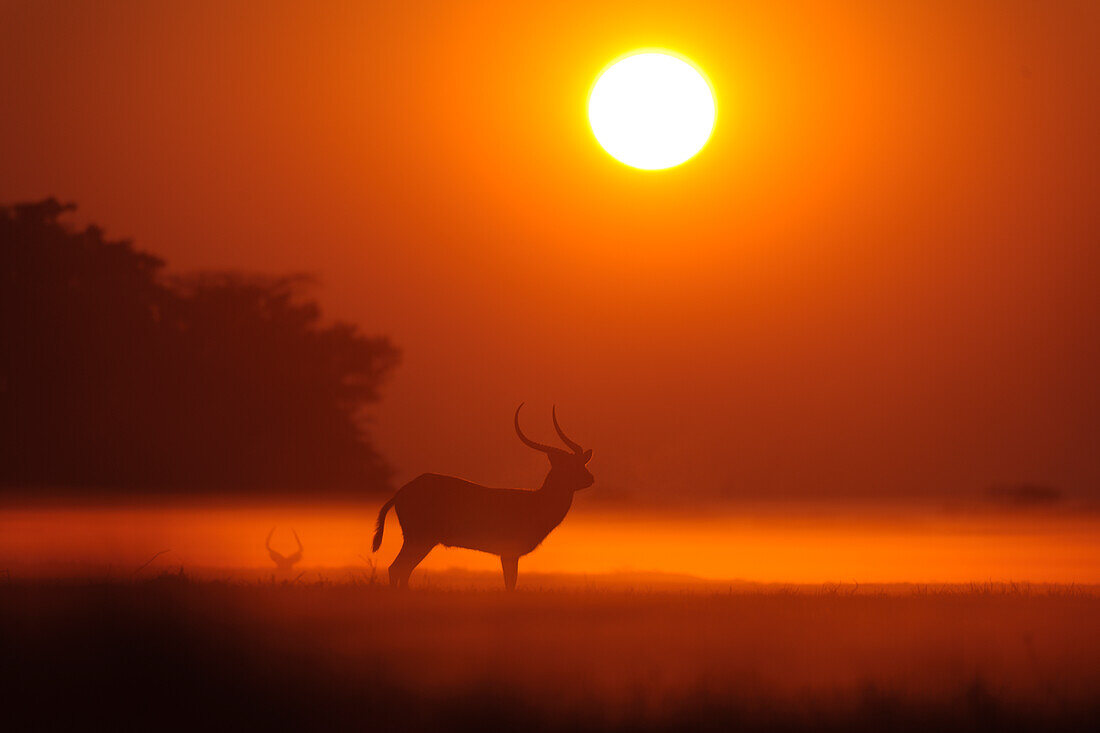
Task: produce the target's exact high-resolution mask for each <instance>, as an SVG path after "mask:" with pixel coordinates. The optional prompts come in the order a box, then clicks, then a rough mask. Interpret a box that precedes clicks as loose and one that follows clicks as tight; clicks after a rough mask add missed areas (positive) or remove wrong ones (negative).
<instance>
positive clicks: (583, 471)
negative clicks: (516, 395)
mask: <svg viewBox="0 0 1100 733" xmlns="http://www.w3.org/2000/svg"><path fill="white" fill-rule="evenodd" d="M523 404H524V403H522V402H521V403H520V405H519V407H517V408H516V417H515V424H516V435H518V436H519V439H520V440H522V441H523V444H524V445H526V446H527V447H528V448H534V449H535V450H537V451H541V452H542V453H545V454H546V457H547V458H549V459H550V474H549V475H548V476H547V477H546V483H547V484H548V485H549V484H553V485H555V486H560V487H563V488H570V489H572V490H573V491H577V490H579V489H587V488H588V487H589V486H591V485H592V484H593V483H594V482H595V481H596V479H595V478H593V477H592V474H591V473H590V472H589V471H588V465H587V464H588V462H589V461H590V460H592V449H591V448H589V449H588V450H585V449H584V448H582V447H581V445H580V444H579V443H577V442H575V441H573V440H571V439H570V438H569V436H568V435H566V434H565V431H564V430H562V429H561V426H560V425H558V413H557V408H556V407H555V408H553V409H552V410H551V411H550V415H551V417H552V418H553V420H554V430H556V431H558V437H559V438H561V442H563V443H565V445H566V446H568V447H569V450H567V451H566V450H562V449H561V448H555V447H554V446H551V445H543V444H542V443H537V442H535V441H533V440H531V439H530V438H528V437H527V436H526V435H524V434H523V431H522V430H521V429H520V427H519V411H520V409H522V408H523Z"/></svg>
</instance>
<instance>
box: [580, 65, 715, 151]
mask: <svg viewBox="0 0 1100 733" xmlns="http://www.w3.org/2000/svg"><path fill="white" fill-rule="evenodd" d="M714 117H715V106H714V93H713V92H712V91H711V88H710V85H709V84H708V83H707V80H706V79H705V78H704V77H703V74H702V73H700V71H699V70H698V69H696V68H695V67H694V66H693V65H692V64H690V63H689V62H687V61H685V60H684V59H682V58H680V57H679V56H674V55H672V54H670V53H667V52H659V51H643V52H638V53H634V54H631V55H628V56H626V57H625V58H622V59H620V60H618V61H616V62H614V63H613V64H611V65H610V66H608V67H607V68H606V69H605V70H604V71H603V73H602V74H600V76H599V78H598V79H597V80H596V83H595V84H594V85H593V86H592V91H591V93H590V94H589V95H588V122H589V124H590V125H591V126H592V132H593V134H595V136H596V140H598V141H599V143H600V145H602V146H603V149H604V150H606V151H607V152H608V153H610V154H611V155H612V156H613V157H614V158H615V159H616V160H619V161H620V162H622V163H625V164H627V165H629V166H632V167H634V168H641V169H643V170H659V169H661V168H671V167H673V166H676V165H680V164H681V163H683V162H684V161H686V160H689V159H690V158H692V157H693V156H694V155H695V154H696V153H698V152H699V151H700V150H702V148H703V146H704V145H705V144H706V142H707V140H708V139H709V138H710V134H711V131H712V130H713V129H714Z"/></svg>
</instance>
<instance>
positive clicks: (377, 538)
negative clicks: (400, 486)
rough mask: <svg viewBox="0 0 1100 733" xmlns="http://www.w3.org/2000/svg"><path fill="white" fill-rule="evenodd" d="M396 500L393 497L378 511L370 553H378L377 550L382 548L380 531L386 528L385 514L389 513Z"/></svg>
mask: <svg viewBox="0 0 1100 733" xmlns="http://www.w3.org/2000/svg"><path fill="white" fill-rule="evenodd" d="M396 498H397V497H396V496H395V497H394V498H393V499H390V500H389V501H387V502H386V503H385V504H383V505H382V508H381V509H379V510H378V523H377V524H375V525H374V542H373V543H372V544H371V548H370V551H371V552H378V548H379V547H381V546H382V531H383V530H384V529H385V528H386V514H388V513H389V511H390V507H392V506H393V501H394V499H396Z"/></svg>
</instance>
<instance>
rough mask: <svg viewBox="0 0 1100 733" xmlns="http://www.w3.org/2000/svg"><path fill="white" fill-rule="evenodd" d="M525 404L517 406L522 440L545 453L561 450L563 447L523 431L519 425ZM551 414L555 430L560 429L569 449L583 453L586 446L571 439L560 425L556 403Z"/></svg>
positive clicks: (529, 446)
mask: <svg viewBox="0 0 1100 733" xmlns="http://www.w3.org/2000/svg"><path fill="white" fill-rule="evenodd" d="M524 404H525V403H523V402H521V403H519V407H517V408H516V419H515V423H516V435H518V436H519V439H520V440H522V441H523V443H524V445H526V446H527V447H528V448H534V449H535V450H539V451H542V452H543V453H553V452H554V451H560V450H561V448H555V447H553V446H550V445H543V444H542V443H537V442H535V441H533V440H531V439H530V438H528V437H527V436H526V435H524V434H523V431H522V430H520V427H519V411H520V410H521V409H523V405H524ZM550 416H551V417H552V418H553V419H554V430H557V431H558V437H559V438H561V442H563V443H565V444H566V445H567V446H569V449H570V450H571V451H573V453H582V452H583V451H584V448H582V447H581V446H580V444H579V443H576V442H574V441H572V440H570V439H569V436H568V435H566V434H565V431H564V430H562V429H561V425H558V408H557V406H556V405H555V406H554V407H552V408H550Z"/></svg>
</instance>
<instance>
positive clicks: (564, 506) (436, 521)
mask: <svg viewBox="0 0 1100 733" xmlns="http://www.w3.org/2000/svg"><path fill="white" fill-rule="evenodd" d="M522 407H523V403H520V406H519V407H517V408H516V415H515V426H516V435H518V436H519V439H520V440H522V441H523V443H524V444H525V445H527V446H528V447H530V448H534V449H535V450H537V451H542V452H543V453H545V454H546V455H547V457H548V458H549V459H550V472H549V473H548V474H547V475H546V480H545V481H543V482H542V488H540V489H537V490H534V491H532V490H530V489H491V488H488V487H485V486H481V485H479V484H475V483H471V482H469V481H463V480H462V479H460V478H455V477H453V476H441V475H439V474H435V473H426V474H424V475H422V476H419V477H417V478H415V479H413V480H412V481H410V482H409V483H407V484H405V485H404V486H403V487H401V488H400V489H398V491H397V493H396V494H394V496H393V498H392V499H390V500H389V501H387V502H386V503H385V504H383V505H382V509H381V511H379V512H378V524H377V527H376V528H375V531H374V544H373V550H374V551H377V550H378V548H379V547H381V546H382V531H383V529H384V528H385V522H386V514H387V512H389V510H390V508H391V507H393V508H395V509H396V511H397V521H398V522H399V523H400V524H401V532H402V533H403V534H404V537H405V540H404V544H402V546H401V551H400V552H398V553H397V558H396V559H394V561H393V564H391V565H390V585H392V586H396V587H401V588H405V587H408V584H409V575H411V574H412V571H413V569H415V568H416V566H417V565H418V564H419V563H420V561H421V560H423V559H424V558H425V557H427V555H428V553H429V552H431V550H432V548H433V547H435V546H436V545H444V546H446V547H465V548H468V549H471V550H480V551H481V552H488V553H491V554H493V555H499V556H500V565H501V568H502V569H503V571H504V586H505V588H507V589H508V590H513V589H514V588H515V587H516V576H517V575H518V573H519V558H520V557H521V556H523V555H526V554H527V553H529V552H531V551H532V550H534V549H535V548H536V547H538V546H539V544H540V543H541V542H542V541H543V540H544V539H545V538H546V536H547V535H548V534H550V532H551V530H553V529H554V527H557V526H558V525H559V524H560V523H561V521H562V520H563V519H564V518H565V515H566V513H567V512H568V511H569V507H570V506H571V505H572V503H573V493H574V492H575V491H577V490H579V489H585V488H588V487H589V486H591V485H592V484H593V482H594V481H595V479H594V478H593V477H592V474H591V473H589V471H588V468H587V467H586V466H587V464H588V461H590V460H591V459H592V450H591V449H588V450H585V449H584V448H582V447H581V446H580V445H579V444H577V443H575V442H574V441H572V440H570V439H569V438H568V437H567V436H566V435H565V433H564V432H563V431H562V429H561V426H559V425H558V416H557V410H556V409H555V410H553V411H552V412H551V416H552V417H553V420H554V429H555V430H557V432H558V437H560V438H561V440H562V442H563V443H565V444H566V445H567V446H568V447H569V449H570V450H569V451H564V450H562V449H561V448H554V447H552V446H549V445H543V444H541V443H536V442H535V441H533V440H531V439H529V438H528V437H527V436H526V435H524V434H523V431H522V430H520V427H519V411H520V409H521V408H522Z"/></svg>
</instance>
